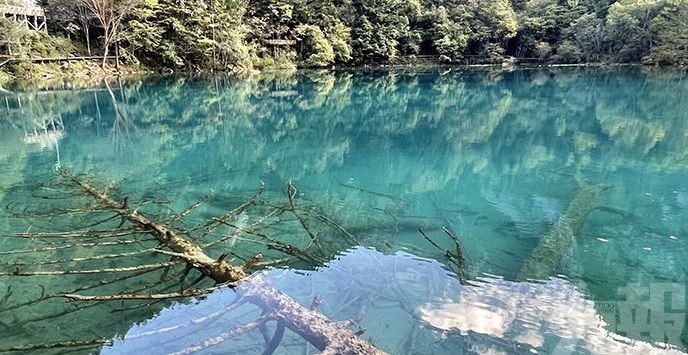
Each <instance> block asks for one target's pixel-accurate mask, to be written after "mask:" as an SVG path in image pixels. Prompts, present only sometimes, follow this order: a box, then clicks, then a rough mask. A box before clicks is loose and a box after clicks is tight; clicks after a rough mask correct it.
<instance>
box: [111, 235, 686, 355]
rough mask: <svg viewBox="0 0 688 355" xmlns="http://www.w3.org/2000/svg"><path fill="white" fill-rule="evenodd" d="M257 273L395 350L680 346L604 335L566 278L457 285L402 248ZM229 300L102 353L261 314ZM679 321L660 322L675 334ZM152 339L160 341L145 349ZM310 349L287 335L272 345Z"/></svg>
mask: <svg viewBox="0 0 688 355" xmlns="http://www.w3.org/2000/svg"><path fill="white" fill-rule="evenodd" d="M261 278H262V279H265V280H268V281H269V282H270V283H272V284H274V285H275V286H276V287H278V288H279V289H280V290H282V291H284V292H286V293H287V294H288V295H290V296H292V297H293V298H295V299H297V300H299V301H300V302H301V303H302V304H309V303H310V302H311V300H313V299H314V297H316V296H322V303H321V305H320V309H321V310H322V311H323V312H324V313H325V314H327V315H328V316H329V317H330V318H331V319H334V320H350V321H353V322H354V323H355V326H356V327H360V328H363V329H366V330H367V332H366V333H365V335H364V337H365V338H366V339H370V340H371V341H373V342H375V343H376V344H378V345H380V346H381V347H382V348H384V349H385V350H386V351H389V352H390V353H393V354H411V353H425V354H427V353H437V352H438V351H442V349H444V351H448V353H449V352H452V353H456V352H461V350H463V351H474V352H479V353H492V352H497V353H499V352H507V353H514V352H520V353H528V352H545V353H562V354H569V353H595V354H600V353H614V354H621V353H640V352H643V353H680V352H679V351H676V350H673V349H672V350H667V349H663V348H660V347H658V346H661V344H655V345H651V344H650V343H648V342H644V341H632V340H631V339H629V338H626V337H623V336H619V335H614V334H613V333H610V332H609V331H608V330H607V328H608V324H606V323H605V322H604V320H603V319H602V318H601V316H600V314H599V313H598V311H597V309H598V307H597V306H596V304H595V302H593V301H589V300H587V299H586V298H585V295H584V293H583V292H582V291H581V290H580V289H579V288H578V287H576V286H574V285H572V284H571V283H569V282H568V281H566V280H563V279H557V278H553V279H550V280H549V281H547V282H544V283H531V282H522V283H516V282H510V281H505V280H503V279H501V278H498V277H481V278H480V279H479V280H477V281H474V282H473V285H467V286H466V285H464V286H462V285H461V284H460V283H459V282H458V281H457V279H456V277H455V275H453V274H450V273H448V272H447V271H445V269H444V268H443V266H442V265H441V264H440V263H438V262H437V261H434V260H432V259H423V258H419V257H416V256H414V255H412V254H408V253H404V252H398V253H396V254H394V255H383V254H381V253H380V252H378V251H375V250H373V249H365V248H357V249H353V250H350V251H347V252H346V253H344V254H342V255H341V256H340V257H338V258H337V259H335V260H333V261H331V262H330V263H329V264H328V265H327V266H326V267H323V268H320V269H318V270H317V271H315V272H302V271H297V270H271V271H268V272H267V273H265V274H264V275H262V276H261ZM249 282H250V281H249ZM234 297H235V295H234V292H233V291H224V292H219V293H216V294H212V295H210V296H208V297H207V298H206V299H204V300H199V301H197V302H194V303H191V304H185V305H181V304H180V305H176V306H174V307H171V308H168V309H166V310H164V311H162V312H161V313H160V314H159V315H157V316H156V317H155V318H152V319H150V320H148V321H146V322H144V323H142V324H139V325H137V326H134V327H133V328H132V329H130V330H129V332H128V333H127V334H126V335H124V336H123V339H122V340H116V341H115V342H114V344H113V345H112V346H110V347H104V348H103V350H102V353H103V354H114V353H138V352H142V351H146V352H148V353H154V354H164V353H168V352H173V351H178V350H180V349H184V348H186V347H189V346H191V345H193V344H196V343H199V342H202V341H203V340H205V339H210V338H212V337H213V336H215V335H216V334H220V333H223V332H226V331H227V330H228V329H231V327H233V326H237V325H242V324H245V323H246V322H247V320H250V319H251V317H255V316H256V312H258V314H259V313H260V312H259V310H257V309H251V307H248V306H246V307H241V308H239V309H236V310H233V311H228V312H227V313H225V314H222V315H221V316H218V314H220V313H221V312H222V311H223V309H225V308H227V305H228V304H230V303H231V301H232V300H233V299H234ZM682 325H683V324H680V325H679V324H677V327H667V329H674V330H678V333H680V330H681V329H682ZM678 333H676V332H675V331H674V333H673V334H671V335H672V336H674V337H677V336H678ZM676 339H677V338H675V340H676ZM262 342H263V340H262V338H261V335H260V332H258V331H256V332H255V334H247V335H242V336H241V337H237V338H233V339H232V340H230V341H227V342H225V343H222V344H220V345H218V346H217V347H213V348H211V349H209V351H211V352H222V353H231V354H243V353H249V352H250V353H254V352H259V351H260V346H261V344H262ZM150 344H159V346H156V347H154V348H152V349H151V346H150ZM151 350H152V352H151ZM313 350H314V349H313V348H311V347H310V346H309V345H307V343H306V342H305V341H304V340H303V339H299V338H298V337H295V336H293V334H292V335H289V336H287V337H286V338H285V340H284V342H283V344H282V346H281V347H280V348H278V350H277V351H278V352H279V353H297V352H301V353H302V352H304V351H306V352H309V351H313Z"/></svg>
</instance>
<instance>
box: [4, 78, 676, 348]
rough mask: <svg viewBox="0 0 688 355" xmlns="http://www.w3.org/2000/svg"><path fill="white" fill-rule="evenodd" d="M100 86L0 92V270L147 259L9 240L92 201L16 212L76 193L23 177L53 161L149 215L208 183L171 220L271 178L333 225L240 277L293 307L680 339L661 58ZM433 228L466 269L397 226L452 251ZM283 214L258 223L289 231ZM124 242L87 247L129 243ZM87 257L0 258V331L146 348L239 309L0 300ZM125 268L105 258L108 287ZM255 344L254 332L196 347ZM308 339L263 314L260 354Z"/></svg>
mask: <svg viewBox="0 0 688 355" xmlns="http://www.w3.org/2000/svg"><path fill="white" fill-rule="evenodd" d="M108 86H109V88H110V89H111V90H108ZM108 86H105V85H102V86H97V87H90V88H86V89H72V90H64V89H61V90H52V91H33V90H22V91H20V90H17V91H16V92H9V93H0V142H1V144H0V167H1V170H0V202H1V203H2V206H3V207H4V206H9V207H8V208H5V209H4V210H3V211H2V212H0V216H1V217H2V219H0V234H3V235H4V236H5V238H2V239H0V253H3V252H5V253H3V254H0V256H2V259H3V260H4V261H3V262H2V264H3V265H4V266H3V268H4V269H3V270H0V273H5V274H7V273H11V272H12V271H13V270H15V267H14V266H13V265H15V264H17V263H22V265H33V266H32V268H31V270H56V269H57V270H65V269H70V268H71V269H88V268H94V267H102V266H103V265H107V266H113V267H116V266H122V265H136V264H150V263H155V262H161V261H166V260H167V259H165V258H163V259H161V258H160V255H149V254H138V255H136V256H135V257H133V258H128V259H127V261H126V262H125V263H124V264H118V262H120V261H118V260H117V259H112V260H111V261H108V263H109V264H102V263H97V264H96V263H95V262H94V263H93V264H86V265H82V264H78V263H75V262H71V263H70V262H65V263H55V264H49V263H45V261H46V260H48V261H49V260H62V259H66V260H69V259H73V258H76V257H83V256H84V255H89V256H93V255H95V254H94V253H95V252H94V251H93V249H88V250H87V251H86V250H81V249H79V250H71V249H60V250H56V251H50V252H32V253H29V252H27V253H21V254H16V253H11V251H16V250H26V249H36V248H41V247H44V245H43V244H41V242H40V241H36V240H32V239H26V238H24V239H22V238H15V237H14V236H13V235H12V234H13V233H21V232H26V231H33V232H35V231H48V230H60V231H64V230H69V229H70V228H74V226H75V225H80V226H83V225H87V224H89V223H90V222H92V221H91V219H92V218H95V217H93V216H91V215H85V216H80V215H77V214H70V215H69V217H68V218H67V219H65V218H62V217H60V218H58V217H55V216H30V215H31V211H38V210H45V209H46V206H47V207H48V209H51V208H62V209H64V208H67V207H69V206H73V205H77V206H84V205H88V202H87V201H88V199H87V198H86V197H84V196H80V195H73V196H67V197H65V196H63V198H61V199H52V198H50V199H48V198H47V196H45V197H41V196H44V195H42V194H43V193H41V192H37V191H41V189H42V188H44V187H45V185H44V184H46V183H48V182H49V183H55V181H56V180H57V178H56V175H55V170H56V168H57V167H64V168H68V169H70V170H71V171H73V172H74V173H77V174H80V176H84V177H87V178H88V179H90V180H91V181H93V182H94V183H96V184H100V185H101V186H105V185H108V184H111V183H112V184H114V185H113V186H114V187H113V189H112V191H113V194H114V195H115V196H117V197H118V198H120V199H121V198H123V197H124V196H128V197H129V199H130V201H132V203H137V202H138V203H144V205H143V206H141V211H143V212H145V213H149V214H150V215H153V216H161V215H165V214H169V213H170V211H180V210H183V209H184V208H185V207H186V206H187V205H189V204H191V203H193V202H194V201H196V200H197V199H198V198H199V197H200V196H203V195H205V194H208V193H209V192H210V191H212V198H211V199H209V200H208V202H207V203H205V204H204V205H202V206H201V207H200V208H199V209H198V210H196V211H194V213H193V214H191V215H190V216H189V218H188V221H186V222H185V223H188V225H193V224H194V223H200V222H202V221H204V220H207V219H209V218H212V217H213V216H217V215H218V214H222V213H223V211H225V210H227V209H231V208H233V207H235V206H237V205H238V204H240V203H241V202H242V201H245V200H247V199H249V198H250V197H251V196H252V195H253V194H254V193H255V191H256V190H257V188H258V187H259V186H261V184H264V186H265V193H264V196H265V198H266V199H269V200H280V199H281V200H284V196H285V195H286V189H287V182H288V181H292V182H293V184H294V186H295V187H296V188H297V194H296V199H297V204H299V205H301V206H308V207H309V208H314V209H317V210H318V211H321V212H322V213H323V214H325V215H327V216H329V217H330V218H332V220H334V221H336V223H337V224H338V225H340V226H341V227H343V228H346V230H347V231H349V232H350V233H351V234H353V235H355V241H354V240H351V239H346V240H345V238H343V237H342V235H341V234H337V233H334V232H333V231H332V230H329V231H328V230H327V229H322V230H319V233H320V236H321V238H322V240H323V243H324V245H325V247H326V248H327V253H326V254H327V256H328V257H327V260H325V261H324V262H323V263H321V264H319V265H308V264H307V263H298V262H297V263H291V264H288V265H287V266H289V267H287V268H276V269H269V270H266V271H264V274H262V275H260V277H262V278H265V279H267V280H270V282H272V283H273V284H274V285H275V286H276V287H277V288H279V289H280V290H282V291H284V292H285V293H287V294H288V295H289V296H291V297H292V298H294V299H296V300H297V301H299V302H300V303H301V304H303V305H305V306H308V305H309V304H310V303H311V300H312V299H313V298H314V297H315V296H317V295H322V298H323V302H322V304H321V306H320V308H319V309H320V310H321V312H322V313H324V314H325V315H327V316H328V317H330V318H331V319H333V320H337V321H340V320H342V321H343V320H348V321H351V322H352V325H351V329H353V330H354V331H355V330H358V329H359V328H360V329H365V330H366V331H365V333H364V334H363V335H362V337H363V338H364V339H366V340H369V341H370V342H372V343H373V344H375V345H376V346H378V347H380V348H382V349H383V350H385V351H387V352H389V353H394V354H430V353H438V354H456V353H480V354H483V353H535V352H536V353H595V354H598V353H602V354H603V353H641V352H642V353H664V352H683V351H685V349H686V346H688V331H686V330H684V329H685V327H684V326H685V320H686V318H685V316H686V287H685V286H686V285H685V283H686V274H687V273H688V73H686V72H685V70H684V71H681V70H668V71H658V70H653V69H645V68H623V69H596V68H591V69H572V68H569V69H567V68H562V69H517V70H504V71H495V70H456V69H454V70H450V69H432V70H430V69H429V70H425V71H421V70H415V71H410V70H409V71H406V70H372V71H339V72H295V73H273V74H269V73H268V74H262V75H259V76H255V77H251V78H238V77H210V76H199V77H160V78H146V79H140V80H134V79H130V80H126V81H123V82H119V83H118V82H115V83H110V84H108ZM57 186H58V187H60V186H59V184H57ZM47 191H49V192H46V193H48V194H50V193H53V192H51V191H52V190H47ZM144 201H147V202H144ZM17 211H20V212H22V213H20V214H22V216H17V215H15V213H16V212H17ZM63 211H64V210H63ZM259 212H260V211H255V212H252V211H247V212H246V213H245V214H244V213H242V214H241V215H239V216H238V222H237V223H247V224H250V223H251V222H252V221H256V220H258V219H259V218H260V214H259ZM103 216H107V215H105V214H104V215H103ZM27 217H28V218H27ZM115 222H119V221H115ZM117 225H118V223H114V227H117ZM114 227H112V228H114ZM443 227H444V228H446V229H448V230H449V231H451V232H452V233H453V234H455V235H456V236H458V238H459V240H460V243H461V245H462V250H463V253H464V254H465V257H466V264H467V265H466V269H465V273H466V275H467V278H468V280H469V282H468V283H464V284H461V283H460V282H459V278H458V276H457V274H456V269H455V268H452V267H453V265H452V263H451V261H450V260H448V259H447V257H446V256H445V254H444V252H443V251H440V250H439V249H438V248H436V247H434V246H433V245H431V244H430V243H428V242H427V241H426V240H425V239H424V238H423V237H422V235H421V234H420V232H419V228H420V229H422V230H423V231H424V232H425V233H426V234H427V235H428V236H429V237H430V238H431V239H432V240H433V241H435V242H436V243H437V244H438V245H439V247H440V248H442V249H447V250H450V251H453V250H455V249H454V248H455V246H454V242H453V241H452V239H450V238H449V237H448V236H447V234H445V232H444V231H443V230H442V228H443ZM295 230H296V229H295V228H294V227H293V226H291V227H290V226H287V227H285V228H281V227H279V226H275V227H274V228H273V229H271V231H272V232H273V233H275V234H274V235H275V236H277V237H279V238H283V239H284V240H288V241H289V242H290V243H291V242H294V243H299V242H302V241H303V239H299V238H304V236H300V237H299V236H296V235H295ZM145 246H150V245H147V244H146V245H145ZM124 248H125V247H124V246H121V245H116V246H113V247H111V248H109V249H103V251H101V252H103V253H120V252H122V251H128V250H138V249H141V248H143V247H133V249H124ZM223 248H224V249H223ZM227 248H231V250H233V251H234V252H235V253H236V254H238V256H237V257H244V258H250V257H251V256H252V255H255V253H256V252H258V251H257V250H258V249H257V248H258V246H256V245H255V244H245V243H243V242H242V240H240V239H237V240H232V241H231V245H230V246H227V245H224V246H223V247H222V248H220V247H217V248H216V249H213V248H211V249H210V252H209V253H210V254H211V256H213V257H217V256H219V255H220V254H221V253H222V252H224V251H226V250H227ZM260 252H262V251H260ZM279 255H280V254H279V253H276V252H274V251H272V252H270V251H267V252H266V256H268V257H279ZM108 260H110V259H108ZM22 267H24V266H22ZM99 277H101V276H99V275H76V276H73V275H66V276H65V275H63V276H27V277H17V276H16V275H15V276H13V275H0V328H3V330H2V332H0V350H2V349H8V348H12V347H15V346H19V345H23V344H37V343H50V342H60V341H70V340H87V339H100V338H105V339H114V341H112V342H111V343H109V344H107V345H106V346H103V347H102V348H98V347H96V348H93V347H86V348H82V349H77V350H74V349H70V351H77V352H85V353H88V352H102V353H106V354H130V353H142V352H146V353H154V354H157V353H161V354H162V353H170V352H175V351H179V350H182V349H185V348H187V347H189V346H192V345H194V344H197V343H199V342H202V341H204V340H205V339H208V338H211V337H213V336H215V335H217V334H220V333H222V332H224V331H227V329H230V328H231V327H233V326H236V325H241V324H245V323H248V322H250V321H251V320H254V319H256V318H257V317H258V316H260V311H258V310H257V309H253V308H251V307H249V306H246V307H243V306H242V307H240V308H238V309H237V310H234V311H232V312H228V313H226V314H222V315H221V316H220V317H217V318H213V319H212V320H211V321H206V322H194V320H198V319H202V318H203V317H208V316H209V315H212V314H216V313H217V312H219V311H221V310H222V309H223V307H226V306H227V304H228V303H229V302H230V301H231V300H232V299H233V297H234V296H233V291H231V290H224V291H221V292H216V293H213V294H211V295H209V296H207V297H203V298H199V299H194V300H186V301H178V302H176V301H174V302H173V301H166V302H148V303H145V302H138V303H135V302H132V303H125V302H113V303H107V304H98V303H95V304H88V307H86V308H80V307H79V304H78V303H69V302H67V301H65V300H63V299H61V298H51V299H49V300H46V301H41V302H36V303H32V304H29V305H25V306H21V307H13V305H14V306H17V305H19V304H21V303H22V302H26V301H27V300H31V299H35V298H40V297H42V296H45V295H46V294H51V293H61V292H66V291H69V290H73V289H75V288H77V287H78V286H79V285H84V284H90V283H93V282H98V281H99V280H101V279H99ZM137 282H138V281H134V280H130V281H126V287H127V288H126V289H127V290H135V289H136V288H137V287H139V286H140V285H139V284H137ZM141 282H143V281H141ZM118 287H119V286H117V287H116V286H112V287H109V286H108V287H104V288H101V289H99V290H98V292H96V289H94V290H91V291H90V292H88V291H84V292H81V293H83V294H103V295H105V294H113V293H118V292H121V291H122V289H121V288H118ZM1 294H4V296H2V295H1ZM82 305H83V304H82ZM180 324H182V325H186V326H184V327H179V328H175V326H178V325H180ZM263 349H264V341H263V337H262V335H261V334H260V332H257V331H256V332H252V333H248V334H246V335H243V336H241V337H237V338H234V339H231V340H228V341H227V342H225V343H223V344H220V345H218V346H215V347H212V348H209V349H207V350H206V352H208V353H213V352H220V353H237V354H245V353H261V352H262V351H263ZM50 352H60V351H56V350H51V351H47V353H50ZM315 352H316V350H315V348H314V347H312V346H310V345H308V344H307V343H306V341H305V340H304V339H302V338H300V337H298V336H297V335H295V334H294V333H289V332H288V331H287V334H285V338H284V340H283V341H282V344H281V346H280V347H279V348H278V349H277V352H276V353H285V354H291V353H299V354H303V353H315Z"/></svg>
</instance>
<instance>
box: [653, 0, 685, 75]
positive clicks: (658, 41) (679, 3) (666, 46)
mask: <svg viewBox="0 0 688 355" xmlns="http://www.w3.org/2000/svg"><path fill="white" fill-rule="evenodd" d="M651 30H652V37H653V39H654V43H653V46H652V49H651V50H650V55H649V56H648V57H646V58H645V59H646V60H647V61H648V62H651V63H662V64H688V1H687V0H667V2H666V6H665V7H664V8H663V9H662V11H661V12H660V13H659V15H658V16H657V17H655V18H654V19H653V20H652V24H651Z"/></svg>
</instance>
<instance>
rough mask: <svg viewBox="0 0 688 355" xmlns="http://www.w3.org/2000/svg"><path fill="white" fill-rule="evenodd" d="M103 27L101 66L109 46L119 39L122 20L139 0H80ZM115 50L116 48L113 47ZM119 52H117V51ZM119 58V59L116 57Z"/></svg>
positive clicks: (105, 61)
mask: <svg viewBox="0 0 688 355" xmlns="http://www.w3.org/2000/svg"><path fill="white" fill-rule="evenodd" d="M80 2H81V4H83V6H85V7H86V8H87V9H88V10H89V11H90V12H91V13H92V14H93V16H94V17H95V18H96V20H97V22H98V24H99V25H100V27H101V28H102V29H103V64H102V66H103V68H105V63H107V56H108V53H109V50H110V46H112V45H113V44H115V45H116V44H117V41H119V39H120V38H119V35H120V30H121V29H122V21H123V20H124V18H125V17H126V16H127V15H130V14H131V13H132V11H133V10H134V9H135V8H136V7H138V6H139V5H140V4H141V2H140V0H80ZM115 50H116V51H117V49H115ZM117 53H119V52H117ZM118 60H119V59H118Z"/></svg>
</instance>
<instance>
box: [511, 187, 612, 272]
mask: <svg viewBox="0 0 688 355" xmlns="http://www.w3.org/2000/svg"><path fill="white" fill-rule="evenodd" d="M604 188H605V187H604V186H601V185H594V186H591V185H583V186H581V187H579V188H578V190H577V191H576V195H575V196H574V198H573V200H572V201H571V203H569V206H568V207H567V208H566V211H564V214H563V215H562V216H561V217H559V219H558V220H557V221H556V222H555V223H554V225H553V226H552V228H551V229H550V231H549V232H548V233H547V234H546V235H545V236H544V237H543V238H542V239H541V240H540V242H539V243H538V245H537V246H536V247H535V249H534V250H533V252H532V253H531V255H530V257H529V258H528V259H527V260H526V262H525V263H524V264H523V266H522V267H521V271H520V272H519V273H518V280H522V281H523V280H526V279H536V280H543V279H546V278H548V277H550V276H554V273H555V271H556V268H557V266H558V265H559V264H560V263H561V260H562V259H563V258H564V256H565V254H566V253H567V252H568V251H569V249H570V248H571V246H572V245H573V243H574V241H575V238H576V236H577V235H578V234H579V233H580V231H581V229H582V228H583V224H584V222H585V219H586V218H587V217H588V214H590V212H591V211H592V210H593V209H595V207H597V195H598V194H599V192H600V191H602V190H603V189H604Z"/></svg>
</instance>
